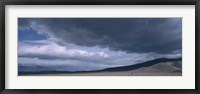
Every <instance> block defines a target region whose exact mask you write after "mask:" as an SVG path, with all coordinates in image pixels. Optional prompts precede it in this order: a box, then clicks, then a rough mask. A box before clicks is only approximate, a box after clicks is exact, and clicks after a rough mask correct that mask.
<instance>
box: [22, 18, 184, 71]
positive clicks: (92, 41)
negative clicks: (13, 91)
mask: <svg viewBox="0 0 200 94" xmlns="http://www.w3.org/2000/svg"><path fill="white" fill-rule="evenodd" d="M18 37H19V40H18V62H19V63H18V64H19V65H20V66H36V67H37V66H40V67H41V66H42V68H44V67H45V68H46V69H50V70H65V71H78V70H79V71H80V70H98V69H104V68H108V67H116V66H125V65H131V64H137V63H141V62H144V61H148V60H152V59H156V58H162V57H166V58H177V57H181V55H182V19H181V18H19V19H18ZM38 69H41V68H37V69H35V70H38ZM33 70H34V68H33ZM41 70H42V69H41Z"/></svg>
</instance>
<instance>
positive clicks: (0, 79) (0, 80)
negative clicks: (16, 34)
mask: <svg viewBox="0 0 200 94" xmlns="http://www.w3.org/2000/svg"><path fill="white" fill-rule="evenodd" d="M0 3H1V4H0V9H1V10H0V14H2V15H1V17H0V30H1V32H0V37H1V38H0V45H1V46H0V52H1V53H0V61H1V63H0V68H1V70H0V90H1V92H2V91H4V90H5V3H4V1H3V0H2V1H0Z"/></svg>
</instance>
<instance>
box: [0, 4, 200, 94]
mask: <svg viewBox="0 0 200 94" xmlns="http://www.w3.org/2000/svg"><path fill="white" fill-rule="evenodd" d="M0 3H1V6H0V8H1V11H0V14H1V20H0V28H1V34H0V35H1V38H0V40H1V41H0V42H1V49H0V52H1V56H0V61H1V63H0V69H1V70H0V89H1V91H0V92H1V93H2V94H35V93H36V94H82V93H83V94H94V93H95V94H110V93H116V94H199V76H200V75H199V73H200V72H199V71H200V70H199V68H200V65H199V63H198V62H199V57H198V56H199V46H200V44H199V43H198V42H199V40H200V39H199V32H200V27H199V23H200V1H199V0H162V1H161V0H123V1H122V0H40V1H35V0H29V1H27V0H4V1H1V2H0ZM6 5H195V44H196V45H195V89H5V82H6V80H7V79H5V63H6V61H5V58H6V53H5V50H6V47H5V42H6V40H5V39H6V36H5V32H6V31H5V23H6V22H5V6H6Z"/></svg>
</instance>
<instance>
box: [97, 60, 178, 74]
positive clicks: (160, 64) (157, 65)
mask: <svg viewBox="0 0 200 94" xmlns="http://www.w3.org/2000/svg"><path fill="white" fill-rule="evenodd" d="M177 61H178V62H179V63H178V62H177ZM181 61H182V58H177V59H168V58H159V59H155V60H151V61H147V62H143V63H139V64H135V65H129V66H122V67H114V68H106V69H103V70H100V71H108V72H114V71H131V70H136V69H140V68H141V69H140V71H144V70H149V71H150V66H151V68H152V69H151V70H153V69H154V70H156V69H157V71H158V69H161V70H170V68H175V67H177V68H178V69H181V66H182V64H181ZM169 62H171V63H169ZM176 62H177V63H176ZM153 65H154V66H153ZM170 65H171V66H170ZM147 67H149V69H147ZM165 67H166V68H165ZM167 68H168V69H167ZM178 69H177V70H178ZM138 71H139V70H138ZM174 71H175V69H174Z"/></svg>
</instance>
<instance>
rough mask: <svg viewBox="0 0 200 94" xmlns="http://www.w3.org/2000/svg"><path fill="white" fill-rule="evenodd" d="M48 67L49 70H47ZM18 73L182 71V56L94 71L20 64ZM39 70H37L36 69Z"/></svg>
mask: <svg viewBox="0 0 200 94" xmlns="http://www.w3.org/2000/svg"><path fill="white" fill-rule="evenodd" d="M47 69H48V70H47ZM18 70H19V71H18V74H51V73H89V72H121V71H132V72H182V58H177V59H168V58H159V59H154V60H150V61H146V62H143V63H139V64H134V65H128V66H122V67H112V68H106V69H103V70H93V71H58V70H54V69H53V68H46V67H41V66H32V67H30V66H22V65H19V66H18ZM36 70H37V71H36Z"/></svg>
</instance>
